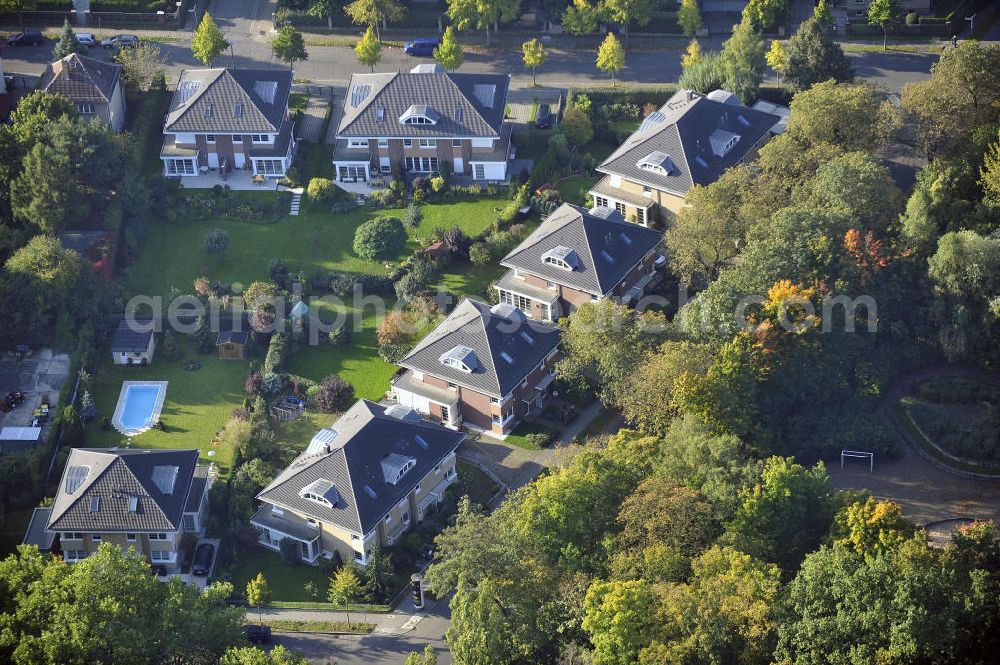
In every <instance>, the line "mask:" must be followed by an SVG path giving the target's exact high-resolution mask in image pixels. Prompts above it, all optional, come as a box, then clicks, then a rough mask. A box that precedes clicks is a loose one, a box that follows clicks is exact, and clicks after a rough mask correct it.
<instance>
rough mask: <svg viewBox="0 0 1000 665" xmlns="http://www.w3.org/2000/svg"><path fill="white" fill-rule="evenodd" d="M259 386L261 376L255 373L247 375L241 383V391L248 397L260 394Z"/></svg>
mask: <svg viewBox="0 0 1000 665" xmlns="http://www.w3.org/2000/svg"><path fill="white" fill-rule="evenodd" d="M260 386H261V376H260V374H259V373H257V372H254V373H252V374H250V375H248V376H247V378H246V379H245V380H244V381H243V390H245V391H246V394H247V395H249V396H250V397H253V396H254V395H258V394H260Z"/></svg>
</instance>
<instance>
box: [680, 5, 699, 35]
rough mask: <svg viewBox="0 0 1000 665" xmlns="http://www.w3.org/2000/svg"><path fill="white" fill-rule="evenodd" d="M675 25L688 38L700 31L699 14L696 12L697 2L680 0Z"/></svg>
mask: <svg viewBox="0 0 1000 665" xmlns="http://www.w3.org/2000/svg"><path fill="white" fill-rule="evenodd" d="M677 23H678V24H679V25H680V26H681V30H683V31H684V34H685V35H687V36H688V37H692V36H694V35H695V34H696V33H697V32H698V31H699V30H701V12H699V11H698V0H681V6H680V9H678V10H677Z"/></svg>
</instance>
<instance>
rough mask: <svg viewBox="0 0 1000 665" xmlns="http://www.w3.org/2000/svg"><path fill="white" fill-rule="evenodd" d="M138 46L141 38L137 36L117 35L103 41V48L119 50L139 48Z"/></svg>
mask: <svg viewBox="0 0 1000 665" xmlns="http://www.w3.org/2000/svg"><path fill="white" fill-rule="evenodd" d="M138 44H139V38H138V37H136V36H135V35H115V36H114V37H108V38H107V39H102V40H101V46H103V47H104V48H114V49H119V48H123V47H125V46H137V45H138Z"/></svg>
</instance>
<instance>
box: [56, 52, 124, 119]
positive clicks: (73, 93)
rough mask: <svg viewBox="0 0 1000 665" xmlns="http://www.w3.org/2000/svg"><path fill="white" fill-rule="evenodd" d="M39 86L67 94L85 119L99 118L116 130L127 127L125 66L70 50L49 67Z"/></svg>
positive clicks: (60, 93)
mask: <svg viewBox="0 0 1000 665" xmlns="http://www.w3.org/2000/svg"><path fill="white" fill-rule="evenodd" d="M38 89H39V90H42V91H43V92H47V93H50V94H57V95H62V96H63V97H66V98H67V99H69V100H70V101H71V102H73V103H74V104H76V108H77V109H78V110H79V111H80V115H81V116H82V117H83V118H84V119H85V120H86V119H91V118H96V119H98V120H100V121H101V122H102V123H104V124H105V125H107V126H108V127H110V128H111V129H113V130H114V131H116V132H120V131H122V130H123V129H125V88H124V85H123V84H122V66H121V65H118V64H115V63H112V62H104V61H103V60H95V59H94V58H88V57H87V56H84V55H80V54H79V53H70V54H69V55H67V56H66V57H65V58H62V59H60V60H56V61H55V62H53V63H52V64H50V65H48V66H46V67H45V71H44V72H43V73H42V78H41V80H40V81H39V83H38Z"/></svg>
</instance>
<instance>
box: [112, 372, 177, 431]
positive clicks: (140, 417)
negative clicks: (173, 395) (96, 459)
mask: <svg viewBox="0 0 1000 665" xmlns="http://www.w3.org/2000/svg"><path fill="white" fill-rule="evenodd" d="M166 395H167V382H166V381H123V382H122V390H121V392H120V393H119V394H118V406H117V407H115V415H114V416H113V417H112V418H111V424H112V425H113V426H114V428H115V429H116V430H118V431H119V432H121V433H122V434H124V435H125V436H135V435H136V434H141V433H142V432H145V431H146V430H148V429H149V428H151V427H153V426H154V425H156V423H157V421H158V420H159V419H160V412H161V411H162V410H163V399H164V398H165V397H166Z"/></svg>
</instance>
